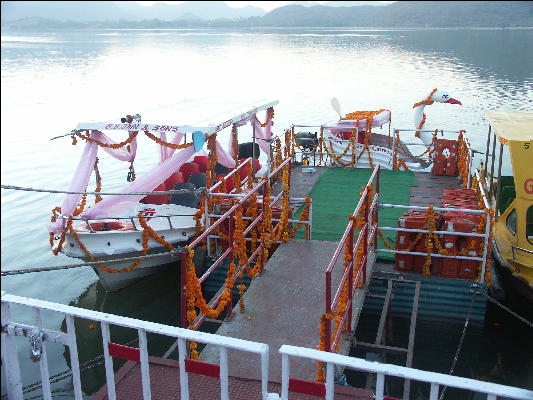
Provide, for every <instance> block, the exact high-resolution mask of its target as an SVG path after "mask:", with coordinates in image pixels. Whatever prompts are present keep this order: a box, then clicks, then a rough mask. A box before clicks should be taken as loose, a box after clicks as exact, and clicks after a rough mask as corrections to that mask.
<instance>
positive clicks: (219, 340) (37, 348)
mask: <svg viewBox="0 0 533 400" xmlns="http://www.w3.org/2000/svg"><path fill="white" fill-rule="evenodd" d="M11 305H21V306H26V307H29V308H31V309H32V310H33V312H34V319H35V324H34V325H27V324H23V323H18V322H15V321H14V320H13V318H12V316H11V310H10V306H11ZM42 310H45V311H53V312H58V313H61V314H64V315H65V319H66V326H67V332H66V333H65V332H61V331H55V330H52V329H48V328H44V327H43V322H42V319H41V311H42ZM1 317H2V362H3V366H4V370H5V374H6V381H7V391H8V397H9V399H14V400H22V399H23V391H22V390H23V388H22V382H21V374H20V366H19V360H18V355H17V345H16V342H15V336H25V337H29V338H30V346H31V348H32V355H34V356H35V359H36V360H37V359H38V361H39V363H40V371H41V379H42V390H43V395H42V396H43V398H44V399H46V400H48V399H52V394H51V389H50V376H49V371H48V364H47V354H46V346H45V343H46V342H52V343H56V344H61V345H65V346H68V347H69V350H70V359H71V368H72V380H73V386H74V398H75V399H82V396H83V393H82V389H81V376H80V365H79V360H78V352H77V344H76V332H75V328H74V318H81V319H88V320H91V321H92V322H95V321H96V322H100V323H101V331H102V341H103V353H104V360H105V371H106V380H107V391H108V398H109V399H116V393H115V376H114V372H113V359H112V357H111V355H110V351H109V347H108V346H109V344H110V343H111V337H110V331H109V326H110V325H115V326H121V327H126V328H131V329H136V330H137V331H138V337H139V354H138V356H139V357H138V358H139V360H138V361H139V362H140V367H141V377H142V389H143V398H144V399H150V398H151V390H150V375H149V363H148V351H147V337H146V335H147V333H154V334H159V335H164V336H169V337H175V338H177V339H178V349H179V373H180V395H181V399H188V398H189V387H188V373H187V370H186V365H185V356H186V341H187V340H193V341H196V342H200V343H205V344H212V345H215V346H218V347H219V349H220V365H219V371H220V374H219V375H220V388H221V399H224V400H226V399H229V390H228V349H232V350H240V351H245V352H249V353H253V354H258V355H260V362H261V393H262V399H263V400H268V399H272V400H273V399H279V396H278V394H277V393H268V391H267V384H268V365H269V347H268V345H266V344H263V343H257V342H251V341H247V340H242V339H234V338H230V337H225V336H220V335H215V334H210V333H205V332H198V331H193V330H189V329H183V328H178V327H173V326H168V325H163V324H158V323H154V322H147V321H141V320H138V319H133V318H127V317H121V316H117V315H112V314H107V313H102V312H98V311H92V310H85V309H82V308H77V307H72V306H67V305H63V304H57V303H52V302H48V301H43V300H36V299H30V298H26V297H20V296H15V295H10V294H6V293H5V292H2V316H1ZM279 352H280V353H281V355H282V382H281V383H282V386H281V398H282V399H283V400H287V399H288V392H289V376H290V359H289V357H300V358H306V359H309V360H314V361H322V362H325V363H326V364H327V373H326V383H325V385H324V386H325V397H326V399H333V395H334V372H335V366H344V367H346V368H350V369H354V370H359V371H364V372H370V373H376V374H377V383H376V394H375V398H376V399H377V400H381V399H383V396H384V384H385V377H386V376H395V377H399V378H405V379H410V380H417V381H420V382H428V383H430V384H431V393H430V400H436V399H437V397H438V392H439V387H440V386H448V387H455V388H459V389H465V390H469V391H473V392H480V393H484V394H487V399H489V400H496V396H505V397H509V398H513V399H524V400H525V399H530V400H531V399H533V392H532V391H529V390H525V389H520V388H515V387H511V386H505V385H499V384H495V383H490V382H483V381H477V380H474V379H468V378H462V377H457V376H450V375H445V374H440V373H435V372H428V371H422V370H418V369H414V368H407V367H401V366H397V365H390V364H380V363H377V362H369V361H366V360H363V359H359V358H353V357H348V356H343V355H340V354H335V353H331V352H324V351H319V350H315V349H309V348H304V347H296V346H289V345H283V346H282V347H281V348H280V349H279ZM312 384H315V383H312ZM315 385H316V384H315Z"/></svg>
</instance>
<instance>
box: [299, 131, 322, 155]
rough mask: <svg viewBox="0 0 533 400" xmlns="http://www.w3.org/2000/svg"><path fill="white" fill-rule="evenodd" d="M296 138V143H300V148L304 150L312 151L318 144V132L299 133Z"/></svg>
mask: <svg viewBox="0 0 533 400" xmlns="http://www.w3.org/2000/svg"><path fill="white" fill-rule="evenodd" d="M294 136H295V137H296V143H298V146H300V147H301V148H302V149H304V150H307V151H311V150H313V149H314V148H315V147H316V145H317V144H318V137H317V133H316V132H315V133H311V132H298V133H297V134H296V135H294Z"/></svg>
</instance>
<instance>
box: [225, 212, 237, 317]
mask: <svg viewBox="0 0 533 400" xmlns="http://www.w3.org/2000/svg"><path fill="white" fill-rule="evenodd" d="M234 218H235V212H232V213H231V214H230V216H229V217H228V238H229V243H228V246H230V253H229V256H228V270H229V268H231V264H232V263H233V241H234V238H233V224H234V221H233V219H234ZM237 268H240V265H239V266H237ZM232 308H233V301H232V293H230V296H229V301H228V305H227V310H228V311H227V313H226V321H228V320H229V319H230V318H231V311H232Z"/></svg>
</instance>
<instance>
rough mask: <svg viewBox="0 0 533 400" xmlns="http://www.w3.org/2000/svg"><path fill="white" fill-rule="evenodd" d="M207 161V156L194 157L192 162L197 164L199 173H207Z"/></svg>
mask: <svg viewBox="0 0 533 400" xmlns="http://www.w3.org/2000/svg"><path fill="white" fill-rule="evenodd" d="M208 161H209V157H207V156H196V157H194V162H195V163H196V164H198V166H199V167H200V171H199V172H206V171H207V162H208Z"/></svg>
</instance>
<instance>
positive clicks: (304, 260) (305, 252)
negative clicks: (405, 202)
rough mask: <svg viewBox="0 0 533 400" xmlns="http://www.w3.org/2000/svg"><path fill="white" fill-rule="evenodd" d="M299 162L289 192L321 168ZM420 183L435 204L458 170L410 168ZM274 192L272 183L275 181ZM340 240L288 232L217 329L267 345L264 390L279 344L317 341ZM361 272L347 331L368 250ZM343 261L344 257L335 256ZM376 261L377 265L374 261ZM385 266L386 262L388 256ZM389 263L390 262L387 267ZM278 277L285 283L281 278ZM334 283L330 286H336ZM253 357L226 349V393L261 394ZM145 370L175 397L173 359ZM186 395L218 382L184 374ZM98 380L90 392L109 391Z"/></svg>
mask: <svg viewBox="0 0 533 400" xmlns="http://www.w3.org/2000/svg"><path fill="white" fill-rule="evenodd" d="M301 168H302V167H295V168H293V171H292V175H291V186H292V190H291V197H305V196H306V195H308V193H309V192H310V191H311V188H312V187H313V185H314V184H315V183H316V181H317V180H318V178H319V176H320V175H321V174H322V173H324V172H325V171H326V170H327V168H326V167H314V168H315V172H314V173H304V172H302V170H301ZM416 178H417V180H418V184H417V185H416V186H413V190H412V192H411V197H410V205H422V206H425V205H428V204H431V205H434V206H440V202H441V199H442V194H443V190H444V189H446V188H458V187H459V180H458V178H457V177H447V176H433V175H429V174H425V173H416ZM273 192H275V189H274V187H273ZM337 245H338V242H337V241H335V242H330V241H323V240H305V239H292V240H291V241H290V242H288V243H284V244H282V245H280V246H279V248H278V249H277V251H276V252H275V253H274V254H273V255H272V257H271V258H270V260H269V261H268V263H267V265H266V268H265V271H264V272H263V274H262V275H261V276H259V277H258V278H256V279H254V280H252V282H251V284H250V286H249V288H248V289H247V291H246V292H245V294H244V304H245V307H246V309H245V312H244V313H240V310H239V305H238V304H237V305H236V306H235V307H234V310H233V315H232V317H231V318H230V319H229V320H228V321H224V322H222V323H221V325H220V326H219V328H218V330H217V332H216V333H217V334H219V335H224V336H230V337H235V338H242V339H246V340H251V341H257V342H262V343H266V344H268V345H269V349H270V355H269V356H270V357H269V377H270V379H271V381H270V382H269V387H268V390H269V392H277V393H280V391H281V385H280V383H279V382H280V375H281V370H282V369H281V356H280V354H279V353H278V349H279V348H280V346H281V345H282V344H290V345H296V346H303V347H308V348H316V347H317V345H318V340H319V321H320V316H321V315H322V313H324V312H325V270H326V267H327V265H328V264H329V262H330V260H331V257H332V255H333V253H334V251H335V249H336V247H337ZM371 256H372V260H371V262H370V263H369V266H368V271H367V285H365V287H363V288H361V289H357V293H356V295H355V296H354V300H353V320H352V332H354V331H355V328H356V327H357V323H358V317H359V315H360V312H361V309H362V307H363V303H364V300H365V295H366V293H367V291H368V281H369V280H370V277H371V275H372V271H373V270H374V268H378V270H383V267H384V265H383V264H382V263H381V262H378V263H375V262H374V261H375V254H372V255H371ZM338 263H339V264H342V256H341V257H340V260H339V261H338ZM376 266H377V267H376ZM387 266H388V267H390V264H388V263H387ZM385 269H389V268H385ZM333 271H334V273H333V276H332V282H333V285H332V286H333V288H336V287H337V286H338V284H337V285H335V283H336V282H338V281H339V279H340V274H341V272H342V265H336V268H334V269H333ZM280 283H283V284H282V285H280ZM334 290H335V289H334ZM351 346H352V337H351V335H350V334H347V333H344V334H343V340H342V342H341V347H340V351H339V353H341V354H348V352H349V350H350V347H351ZM200 359H201V360H202V361H204V362H209V363H214V364H218V363H219V351H218V348H216V347H215V346H206V347H205V348H204V349H203V350H202V352H201V353H200ZM257 365H258V364H257V360H255V359H254V360H251V359H250V357H249V355H248V354H245V353H243V352H238V351H230V352H228V368H229V375H230V377H229V388H230V396H231V398H232V399H240V398H242V399H245V398H246V399H248V398H259V397H260V394H261V381H260V370H259V369H258V368H257ZM316 372H317V366H316V362H312V361H309V360H304V359H293V360H291V377H293V378H298V379H306V380H311V381H314V380H315V376H316ZM140 373H141V372H140V365H139V364H137V363H133V362H127V363H126V364H125V365H124V366H123V367H122V368H121V370H120V371H119V372H118V373H117V374H116V376H115V380H116V387H117V389H116V390H117V398H134V397H138V396H139V394H140V393H142V388H141V379H140ZM150 375H151V384H152V396H153V398H156V399H158V398H161V399H174V398H176V399H177V398H180V391H179V370H178V363H177V361H173V360H165V359H159V358H155V357H151V358H150ZM189 379H190V381H189V388H190V393H191V398H193V399H205V398H219V397H220V382H219V381H218V380H217V379H214V378H209V377H205V376H200V375H195V374H189ZM106 390H107V389H106V386H104V387H103V388H102V389H101V390H100V391H99V392H98V393H97V394H96V395H95V396H94V399H105V398H107V393H106ZM372 396H373V393H372V391H371V390H365V389H358V388H351V387H342V386H337V385H336V386H335V398H340V399H342V398H352V399H353V398H355V399H371V398H372ZM290 398H291V399H300V398H301V399H304V398H306V399H312V398H315V397H313V396H309V395H297V394H295V393H291V396H290Z"/></svg>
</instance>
